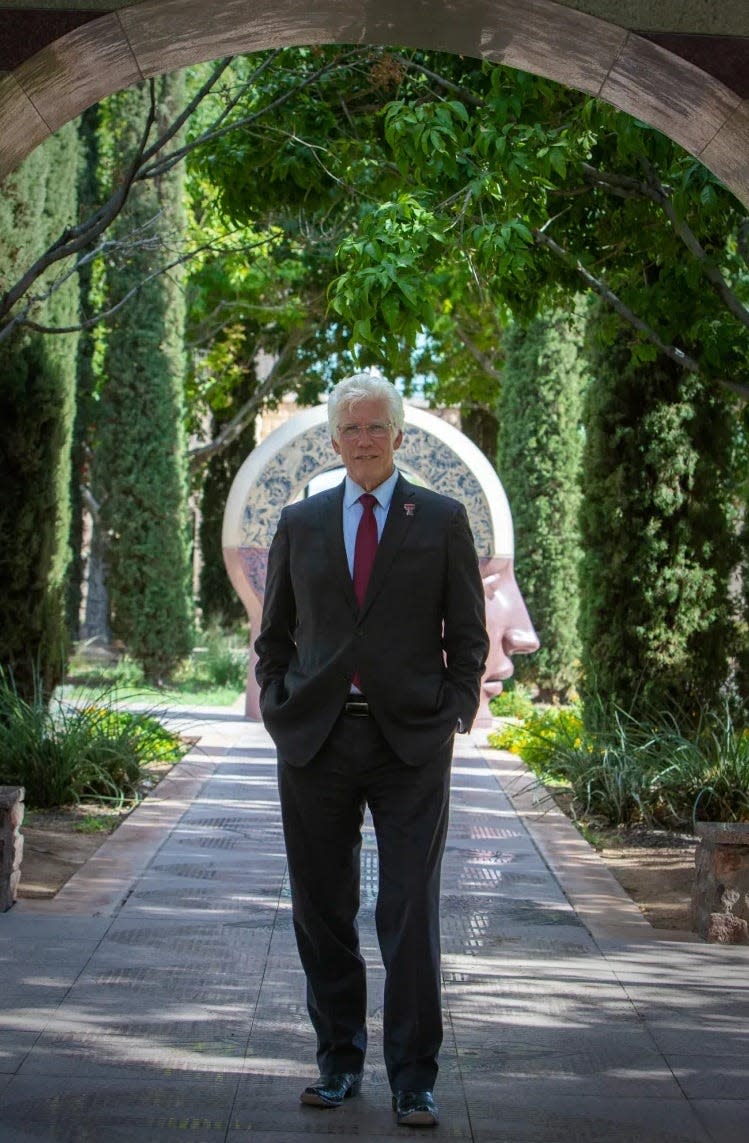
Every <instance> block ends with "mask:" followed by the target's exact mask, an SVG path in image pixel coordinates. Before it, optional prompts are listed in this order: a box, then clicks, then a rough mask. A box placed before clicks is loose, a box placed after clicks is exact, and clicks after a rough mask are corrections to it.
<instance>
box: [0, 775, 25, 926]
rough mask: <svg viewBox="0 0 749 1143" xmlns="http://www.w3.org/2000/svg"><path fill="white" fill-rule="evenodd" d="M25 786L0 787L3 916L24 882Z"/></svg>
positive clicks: (0, 904) (0, 882) (1, 904)
mask: <svg viewBox="0 0 749 1143" xmlns="http://www.w3.org/2000/svg"><path fill="white" fill-rule="evenodd" d="M24 793H25V791H24V789H23V786H0V913H4V912H5V911H6V910H7V909H10V907H11V905H12V904H13V903H14V902H15V899H16V891H17V889H18V882H19V881H20V879H21V855H22V853H23V838H22V837H21V822H22V821H23V799H24Z"/></svg>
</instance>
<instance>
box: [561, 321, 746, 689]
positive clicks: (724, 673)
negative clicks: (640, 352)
mask: <svg viewBox="0 0 749 1143" xmlns="http://www.w3.org/2000/svg"><path fill="white" fill-rule="evenodd" d="M601 320H604V319H602V318H601V316H600V314H599V315H598V316H597V318H596V321H598V322H600V321H601ZM591 373H592V377H593V383H592V384H591V385H590V387H589V389H588V394H587V401H586V408H585V415H584V420H585V427H586V442H585V449H584V458H583V491H584V495H583V502H582V511H581V527H582V536H583V550H584V555H583V561H582V569H581V583H582V593H581V637H582V644H583V654H582V662H583V670H584V681H583V691H584V693H585V694H586V695H588V696H593V695H596V694H599V695H604V696H607V697H608V698H609V699H610V700H611V701H613V702H615V703H617V704H619V705H621V706H622V707H624V708H625V709H633V710H636V709H637V708H638V707H641V708H642V709H651V708H653V707H663V706H672V707H673V706H678V707H680V708H682V709H684V710H687V711H688V710H689V708H690V704H693V703H697V702H699V703H702V704H707V705H714V704H715V703H716V702H717V701H718V699H719V696H720V693H721V689H722V688H723V687H725V685H726V682H727V679H728V676H729V661H730V657H731V654H732V650H733V639H734V632H735V626H734V621H735V617H734V615H733V613H732V602H731V598H730V593H729V582H730V576H731V573H732V571H733V570H734V568H735V566H736V562H737V558H738V543H737V538H736V520H735V512H734V501H733V499H732V483H733V481H732V475H733V473H732V456H733V454H734V446H735V417H734V416H733V410H732V409H731V407H730V404H729V401H728V399H727V398H726V396H725V395H724V394H723V393H721V391H720V390H719V389H718V387H717V386H716V385H715V384H714V383H711V382H710V381H707V380H704V379H701V378H697V377H694V376H691V375H689V374H688V373H685V372H684V371H683V370H682V369H680V368H679V367H678V366H677V365H676V364H675V363H674V362H673V361H670V360H668V359H664V358H663V357H659V358H658V359H657V360H656V361H654V362H652V363H651V362H647V363H642V362H638V361H637V359H636V358H633V355H632V351H631V345H630V344H629V338H628V335H627V332H626V331H625V330H623V329H620V330H619V335H618V339H617V341H616V342H615V343H614V345H613V347H612V345H611V333H610V331H607V334H606V337H605V342H604V345H603V347H601V345H600V344H599V345H598V346H594V349H593V356H592V360H591ZM590 709H591V710H592V709H593V706H591V708H590Z"/></svg>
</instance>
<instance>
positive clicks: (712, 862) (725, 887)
mask: <svg viewBox="0 0 749 1143" xmlns="http://www.w3.org/2000/svg"><path fill="white" fill-rule="evenodd" d="M695 832H696V834H697V837H698V838H699V840H700V844H699V845H698V846H697V850H696V852H695V855H694V861H695V878H694V887H693V890H692V928H693V929H694V931H695V932H697V933H699V934H700V936H702V937H704V938H705V939H706V940H708V941H717V942H720V943H722V944H741V945H745V944H749V824H745V823H737V824H736V823H732V822H699V823H698V824H697V826H696V830H695Z"/></svg>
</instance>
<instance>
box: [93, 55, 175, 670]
mask: <svg viewBox="0 0 749 1143" xmlns="http://www.w3.org/2000/svg"><path fill="white" fill-rule="evenodd" d="M156 88H157V90H156V105H157V107H158V109H159V115H161V116H164V117H169V119H171V118H172V117H173V116H174V113H175V110H176V108H177V107H179V106H180V105H181V101H182V100H183V98H184V76H183V75H179V74H178V75H176V76H167V77H163V78H162V79H160V80H159V81H158V82H157V84H156ZM148 101H149V96H148V91H147V89H146V88H144V87H139V88H131V89H130V90H128V91H126V92H122V93H120V94H119V95H116V96H114V97H112V99H111V101H109V102H108V103H107V105H106V108H105V109H104V111H103V123H102V143H108V145H109V146H110V147H111V151H110V154H109V161H110V163H111V165H112V168H113V169H117V168H118V167H121V166H126V165H127V164H128V163H129V162H130V161H131V160H132V154H133V152H134V150H135V148H136V147H137V145H138V142H139V139H140V137H141V135H142V131H143V121H144V119H145V118H146V114H147V108H148ZM182 184H183V180H182V174H181V168H179V167H176V168H174V169H173V170H171V171H170V172H168V173H164V174H163V175H161V176H160V177H159V178H158V179H152V180H149V181H148V182H144V183H142V184H140V185H138V186H137V187H135V188H134V190H133V192H132V193H131V195H130V198H129V201H128V204H127V208H126V210H124V211H123V212H122V214H121V215H120V216H119V218H118V220H117V222H116V224H115V227H114V230H115V233H116V235H117V236H118V237H120V238H125V237H127V240H128V250H127V254H126V256H125V257H123V258H121V259H114V258H113V259H112V260H111V263H110V265H109V266H108V268H107V276H106V290H107V293H108V295H109V298H110V299H111V300H112V301H116V300H117V299H119V298H121V297H123V296H125V295H126V294H128V293H129V292H130V291H131V290H132V289H133V287H134V285H138V286H139V287H140V288H139V289H138V290H137V292H135V294H134V296H133V297H132V298H131V300H130V302H129V304H128V305H127V307H125V308H123V309H122V310H120V311H119V314H118V320H117V322H116V323H114V324H113V325H112V327H111V329H109V330H108V331H107V335H106V338H105V347H104V356H103V377H102V380H103V385H102V391H101V398H100V402H99V413H98V422H97V433H98V437H97V445H96V454H95V462H94V488H95V490H96V498H97V500H98V501H99V503H100V505H101V518H102V521H103V525H104V527H105V529H106V531H107V534H108V551H107V565H108V569H107V585H108V589H109V595H110V602H111V610H112V626H113V631H114V633H115V634H116V635H117V636H118V637H119V638H120V639H121V640H122V641H123V642H124V644H125V645H126V647H127V648H128V651H129V652H130V654H131V655H132V656H133V657H134V658H135V659H136V660H137V661H138V662H139V663H140V664H141V666H142V667H143V671H144V674H145V676H146V678H147V679H148V680H149V681H150V682H155V683H159V682H161V681H162V680H163V679H165V678H166V677H167V676H168V675H169V674H170V672H171V671H172V670H173V669H174V668H175V667H176V666H177V664H178V663H179V662H180V660H181V659H183V658H184V657H185V656H186V655H187V654H188V653H189V651H190V647H191V632H192V606H191V598H190V586H189V584H190V581H189V560H188V529H187V480H186V471H185V440H184V408H183V392H184V376H185V351H184V295H183V287H182V281H181V275H180V274H179V272H178V270H177V269H176V268H173V269H172V271H171V272H170V273H169V274H160V275H157V276H154V277H149V271H150V269H151V268H152V266H153V264H154V260H162V261H163V260H164V259H165V256H166V253H167V252H168V250H169V248H170V245H171V243H173V242H176V241H178V236H179V235H180V232H181V231H182V230H184V225H185V222H184V213H183V201H182Z"/></svg>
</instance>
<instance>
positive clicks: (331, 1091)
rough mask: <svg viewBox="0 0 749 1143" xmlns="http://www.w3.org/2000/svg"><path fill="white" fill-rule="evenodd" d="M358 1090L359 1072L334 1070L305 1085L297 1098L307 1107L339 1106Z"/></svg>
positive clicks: (359, 1087) (359, 1089) (359, 1084)
mask: <svg viewBox="0 0 749 1143" xmlns="http://www.w3.org/2000/svg"><path fill="white" fill-rule="evenodd" d="M360 1091H361V1074H355V1073H354V1072H335V1073H334V1074H333V1075H330V1076H320V1078H319V1080H318V1081H317V1083H313V1084H310V1086H309V1087H306V1088H305V1089H304V1091H303V1092H302V1094H301V1095H300V1097H299V1098H300V1100H301V1102H302V1103H306V1104H307V1105H308V1106H309V1107H340V1106H341V1104H342V1103H343V1101H344V1099H349V1098H350V1096H352V1095H358V1094H359V1092H360Z"/></svg>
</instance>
